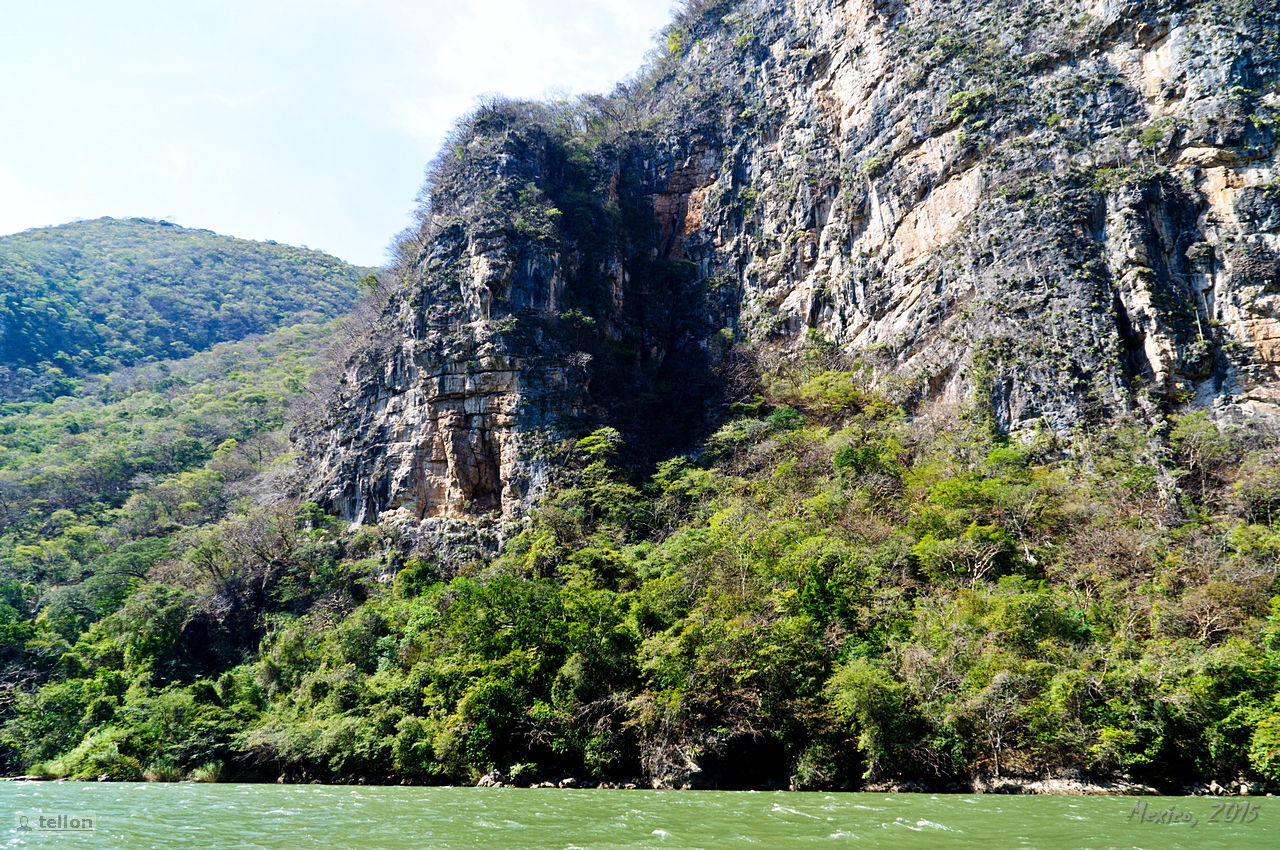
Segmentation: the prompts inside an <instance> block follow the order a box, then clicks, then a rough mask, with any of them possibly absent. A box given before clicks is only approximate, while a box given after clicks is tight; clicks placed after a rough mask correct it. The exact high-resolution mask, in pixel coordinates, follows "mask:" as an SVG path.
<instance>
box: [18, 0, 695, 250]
mask: <svg viewBox="0 0 1280 850" xmlns="http://www.w3.org/2000/svg"><path fill="white" fill-rule="evenodd" d="M671 5H672V0H452V2H449V0H14V2H11V3H7V4H6V8H5V11H4V25H3V27H0V104H3V108H4V113H5V116H4V121H3V132H0V233H12V232H15V231H18V230H23V229H26V228H28V227H38V226H42V225H47V224H60V223H62V222H65V221H71V220H73V219H76V218H96V217H98V216H103V215H112V216H120V217H125V216H145V217H149V218H165V219H168V220H170V221H174V222H176V223H178V224H182V225H185V226H188V227H205V228H209V229H212V230H217V231H220V232H223V233H229V234H232V235H235V236H245V237H249V238H255V239H275V240H276V241H279V242H287V243H293V244H298V245H309V246H310V247H312V248H319V249H321V250H325V251H329V252H332V253H335V254H337V255H338V256H340V257H342V258H344V259H347V260H350V261H353V262H357V263H366V264H380V263H382V262H383V261H384V260H385V258H386V249H387V246H388V245H389V244H390V242H391V239H392V237H393V236H394V235H395V234H396V233H397V232H398V231H399V230H401V229H402V228H403V227H405V226H406V225H407V224H408V222H409V214H410V212H411V210H412V207H413V198H414V196H415V195H416V194H417V191H418V188H419V186H420V184H421V182H422V176H423V169H424V168H425V166H426V164H427V162H428V161H429V160H430V159H431V158H432V157H433V156H434V154H435V152H436V149H437V148H438V146H439V143H440V140H441V137H442V136H443V134H444V133H445V132H447V130H448V129H449V127H450V125H451V124H452V123H453V120H454V119H455V118H456V117H458V116H459V115H460V114H462V113H464V112H466V111H468V110H469V109H470V108H471V107H472V106H473V105H474V103H475V101H476V98H477V97H478V96H479V95H482V94H486V93H493V92H500V93H503V94H508V95H512V96H518V97H541V96H545V95H547V94H549V93H553V92H565V93H570V92H572V93H579V92H586V91H601V90H608V89H610V88H612V86H613V84H614V83H615V82H616V81H618V80H620V79H622V78H624V77H626V76H628V75H629V74H631V73H632V72H633V71H634V70H635V69H637V68H638V67H639V65H640V64H641V62H642V61H643V58H644V55H645V53H646V52H647V51H648V50H649V48H650V47H651V45H652V39H653V34H654V32H655V31H656V30H657V29H659V28H660V27H661V26H662V25H663V24H665V23H666V21H667V19H668V17H669V14H670V11H671Z"/></svg>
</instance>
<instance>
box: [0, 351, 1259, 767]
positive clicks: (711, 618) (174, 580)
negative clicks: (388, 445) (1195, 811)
mask: <svg viewBox="0 0 1280 850" xmlns="http://www.w3.org/2000/svg"><path fill="white" fill-rule="evenodd" d="M750 356H753V355H752V354H751V353H750V352H745V351H744V352H738V354H737V355H735V357H750ZM270 363H271V361H270V360H269V359H268V360H263V361H260V362H259V366H258V367H256V374H258V375H259V376H261V377H266V376H269V375H270V374H272V372H273V371H274V368H273V367H269V364H270ZM760 365H761V366H763V367H765V368H763V369H762V370H761V371H763V372H764V373H765V374H768V375H771V376H772V377H770V378H768V379H767V380H764V381H763V382H761V383H759V384H756V385H754V386H742V387H739V390H740V392H739V396H740V397H741V399H742V400H741V401H740V402H738V403H737V405H736V407H735V411H736V412H735V414H734V415H733V416H731V417H730V419H729V421H728V422H726V424H725V425H724V426H723V427H722V428H720V429H719V430H718V431H717V432H716V433H715V434H714V435H713V436H712V437H711V438H710V439H709V440H708V441H707V442H706V443H705V445H703V446H701V447H700V448H699V450H698V451H697V452H696V453H695V454H692V455H688V456H681V457H676V458H672V459H670V460H669V461H667V462H664V463H662V464H660V465H659V466H658V467H657V469H656V471H652V472H651V473H650V474H638V472H637V471H636V470H632V471H628V470H627V469H626V467H625V465H624V464H622V463H621V462H620V461H621V459H622V458H623V457H625V456H626V454H627V446H626V436H625V435H622V434H620V433H618V432H617V431H614V430H612V429H603V430H600V431H597V432H595V433H593V434H591V435H589V436H588V437H586V438H584V439H582V440H580V441H577V442H576V444H575V443H571V444H569V445H566V446H565V447H564V451H565V457H566V458H567V459H568V466H567V468H566V470H565V472H564V474H563V476H562V477H561V478H560V481H559V484H558V485H557V487H556V488H555V489H554V490H553V491H552V492H551V493H549V494H548V495H547V497H546V499H545V501H544V504H543V506H542V507H541V508H540V509H539V510H538V512H537V513H536V514H535V516H534V518H533V520H532V522H531V523H530V524H529V525H528V527H527V528H526V530H524V531H523V532H522V533H521V534H520V535H519V536H518V537H516V538H515V539H514V540H512V541H511V542H510V543H509V544H508V545H507V546H506V548H505V552H504V553H503V554H502V555H501V556H500V557H498V558H496V559H493V558H490V557H488V556H486V555H485V554H484V552H483V550H475V551H474V554H473V556H472V559H471V560H469V561H468V560H466V559H465V558H464V559H463V560H462V561H461V562H458V561H456V560H455V561H454V562H453V563H446V562H444V561H442V560H440V558H438V557H436V555H437V554H442V553H433V552H431V551H417V552H414V551H413V546H412V540H411V539H407V538H406V537H405V534H406V531H405V529H403V528H400V527H396V526H395V525H394V524H389V525H381V526H378V525H374V526H366V527H364V528H361V529H360V530H359V531H358V532H354V533H353V532H351V531H349V530H348V529H346V528H344V527H343V526H341V525H340V524H338V523H336V522H335V521H334V520H333V518H332V517H328V516H325V515H324V514H323V513H322V512H320V511H318V510H316V508H315V506H314V505H307V504H301V505H299V504H298V503H297V502H289V501H280V502H274V503H262V502H254V501H253V499H252V497H251V495H250V494H251V493H253V492H255V491H261V490H263V489H266V490H268V491H269V490H270V488H271V487H272V486H278V482H276V483H275V484H274V485H273V484H272V483H271V482H269V481H266V482H264V481H262V480H261V479H260V480H259V483H258V484H256V485H251V484H248V482H249V481H250V480H251V479H250V477H249V476H251V474H252V473H253V472H254V470H255V469H261V468H262V462H261V458H263V457H264V456H266V457H269V456H270V455H271V453H272V451H274V450H275V449H276V448H277V446H276V444H275V443H273V442H272V440H274V439H275V438H272V437H269V436H263V435H262V434H261V433H259V434H258V436H256V437H254V436H252V435H253V434H254V433H255V432H257V431H258V426H257V425H256V424H254V423H253V422H249V421H243V420H242V419H241V418H240V417H242V416H243V415H244V406H243V405H240V404H236V403H234V402H231V406H232V408H233V409H235V408H238V409H240V410H239V412H236V413H232V414H231V415H229V416H228V412H227V410H226V408H225V407H222V406H219V405H217V404H214V405H213V407H209V406H208V405H209V404H212V402H208V401H207V402H205V406H204V407H200V406H198V404H197V403H196V402H195V399H196V398H198V397H201V396H204V395H205V394H206V392H207V388H206V389H205V390H201V391H200V392H198V393H197V392H195V391H196V390H197V389H199V388H200V387H201V385H200V384H194V385H193V386H192V387H191V388H190V389H186V390H182V391H180V392H179V393H178V394H176V395H175V394H173V393H172V392H169V391H164V390H160V389H158V388H153V389H151V390H149V391H148V392H147V393H144V394H142V395H139V396H137V397H136V400H135V401H134V402H132V403H130V404H128V405H126V406H124V407H119V406H116V407H107V408H102V409H101V412H100V418H101V419H102V420H103V422H104V425H103V426H102V427H105V428H108V431H107V433H110V429H111V428H115V427H116V426H115V424H114V423H115V421H116V420H117V419H119V418H122V414H124V413H125V412H128V413H130V415H141V416H144V417H145V416H147V415H149V414H148V413H147V410H148V409H151V408H153V407H155V406H159V405H172V406H173V407H174V408H175V409H176V410H181V409H183V406H184V405H185V406H186V409H188V410H190V411H191V413H190V414H188V416H193V417H194V418H193V419H192V422H193V424H197V423H198V425H197V427H194V428H193V429H192V430H191V433H190V435H189V437H188V439H190V440H192V441H196V442H199V440H200V437H199V436H198V435H200V434H203V433H205V432H207V431H208V428H209V424H210V423H219V427H221V429H222V430H220V431H219V432H218V433H217V434H216V435H212V438H211V440H210V442H209V443H208V444H207V445H205V444H200V445H199V446H193V451H195V452H197V454H198V455H199V458H207V460H205V461H203V462H201V461H200V460H199V459H197V461H196V462H194V463H192V464H191V465H190V468H189V470H188V471H183V472H172V471H170V472H168V474H167V475H158V476H157V478H156V481H155V483H154V484H151V485H149V486H148V487H147V488H146V489H140V490H137V491H136V492H135V493H134V494H133V495H131V496H129V497H128V498H127V499H126V500H125V501H124V502H123V503H121V501H120V497H119V495H117V496H114V497H113V496H111V495H109V494H105V493H104V494H102V495H99V496H97V497H96V498H97V500H98V501H100V502H102V503H103V505H102V506H101V508H100V509H99V510H97V511H91V512H89V514H88V515H79V514H76V513H75V511H74V510H73V509H72V508H69V507H58V510H57V511H56V512H55V513H53V514H49V515H47V518H46V519H44V520H43V524H41V525H39V526H37V525H34V524H30V531H28V532H25V533H24V534H23V535H22V537H23V539H24V540H26V541H28V542H26V543H24V544H23V545H20V546H17V547H11V548H10V549H9V550H8V551H7V553H6V554H5V556H4V564H5V570H6V573H7V575H8V576H9V577H10V578H9V581H8V583H7V584H6V585H5V593H6V601H5V604H6V607H5V608H4V609H3V610H4V612H5V613H4V616H5V618H6V619H5V626H4V628H5V629H6V637H7V642H6V644H5V645H6V647H7V648H6V650H5V652H6V656H5V659H4V661H5V663H6V665H7V666H6V684H5V698H4V700H3V703H2V704H3V705H4V715H5V724H4V726H3V733H2V736H3V747H4V759H5V764H6V769H7V770H9V771H11V772H17V771H36V772H41V773H45V774H48V775H52V776H65V777H79V778H97V777H104V776H105V777H109V778H113V779H140V778H152V779H177V778H182V777H195V778H198V779H213V778H219V777H221V778H245V779H274V778H276V777H278V776H284V777H287V778H289V779H292V780H315V779H319V780H329V781H339V782H346V781H404V780H409V781H415V782H459V781H462V782H466V781H475V780H476V778H477V777H479V776H481V775H482V774H486V773H489V772H491V771H497V772H498V773H499V774H501V778H504V779H505V780H507V781H514V782H520V783H530V782H536V781H540V780H545V779H548V778H549V779H552V780H555V779H558V778H559V777H563V776H565V775H573V776H577V777H579V778H580V779H586V778H590V779H592V780H594V781H613V782H627V781H635V782H645V783H649V782H653V783H656V784H662V785H674V786H681V785H693V786H710V787H760V786H770V785H773V786H778V785H781V786H784V787H786V786H792V787H797V788H819V787H857V786H859V785H860V784H863V783H867V782H885V781H897V782H902V781H914V782H920V783H924V784H926V785H928V786H932V787H947V786H948V785H951V786H953V787H965V784H966V783H967V782H969V781H970V780H971V779H973V778H974V777H987V778H988V780H987V781H994V782H996V783H997V784H998V783H999V782H1001V781H1005V780H1007V779H1009V778H1013V779H1018V780H1027V779H1034V778H1042V777H1046V776H1067V777H1074V778H1082V777H1084V778H1088V777H1096V778H1104V779H1105V778H1118V777H1122V776H1123V777H1127V778H1129V779H1131V780H1133V781H1135V782H1139V783H1148V784H1151V785H1155V786H1157V787H1163V788H1166V789H1170V790H1178V789H1181V788H1184V787H1185V783H1188V782H1195V781H1200V782H1204V781H1208V780H1210V779H1214V778H1219V779H1229V778H1234V777H1236V776H1238V775H1243V776H1246V777H1250V778H1251V780H1252V781H1259V780H1265V779H1271V780H1277V779H1280V755H1278V753H1280V703H1278V702H1277V692H1278V691H1277V684H1278V675H1280V607H1277V606H1276V604H1275V602H1274V601H1273V600H1274V597H1275V596H1276V586H1275V584H1276V574H1277V563H1278V559H1280V535H1278V534H1277V533H1276V530H1275V526H1274V525H1273V522H1274V520H1275V518H1276V515H1277V512H1278V511H1280V480H1277V476H1276V473H1275V465H1276V459H1277V454H1276V453H1277V449H1276V439H1275V435H1274V434H1272V433H1269V432H1267V431H1265V430H1259V429H1257V428H1251V427H1241V428H1228V429H1221V428H1218V427H1217V426H1215V425H1214V424H1213V423H1212V422H1211V421H1210V420H1209V419H1208V418H1207V417H1206V416H1205V415H1204V414H1197V413H1192V414H1187V415H1182V416H1176V417H1174V418H1173V419H1172V420H1171V421H1169V422H1168V423H1167V424H1166V425H1165V426H1163V427H1162V428H1160V429H1158V430H1156V431H1154V432H1153V431H1151V430H1149V429H1148V428H1147V427H1146V426H1144V425H1143V424H1141V423H1140V422H1137V421H1129V422H1124V421H1118V422H1115V423H1113V426H1112V427H1109V428H1107V429H1100V430H1097V431H1094V432H1091V433H1086V434H1080V435H1078V436H1077V437H1075V438H1073V439H1071V440H1063V439H1061V438H1059V437H1056V436H1054V435H1053V434H1052V433H1051V432H1047V431H1046V432H1043V433H1041V434H1039V435H1037V436H1036V437H1035V438H1034V439H1030V440H1017V441H1014V440H1010V439H1008V438H1007V437H1005V436H1002V435H1001V434H1000V433H999V432H998V431H996V430H995V429H994V428H993V421H992V419H991V417H990V414H989V412H988V411H986V410H984V408H983V407H982V406H981V405H977V404H969V405H964V406H961V407H954V406H946V405H936V404H934V405H921V404H920V403H919V402H918V401H917V400H915V398H916V394H915V390H916V387H915V386H914V385H912V384H911V383H909V382H908V383H904V382H902V381H901V380H899V379H895V378H893V377H892V376H889V375H886V374H884V373H882V372H880V371H878V370H877V369H876V368H875V366H874V364H872V363H869V362H856V361H850V360H848V359H847V358H845V357H843V356H841V355H839V354H837V353H834V352H832V351H831V349H830V347H829V346H825V345H823V344H822V343H821V342H820V341H817V340H815V341H814V343H813V345H812V346H811V347H810V349H809V350H808V351H807V353H806V354H805V356H804V357H802V358H801V359H799V360H792V361H785V362H782V361H772V362H765V363H761V364H760ZM264 366H268V367H269V368H266V369H263V368H262V367H264ZM249 371H250V370H242V380H243V379H244V377H243V376H244V375H245V374H247V373H248V372H249ZM270 382H271V381H270V380H268V381H267V383H270ZM218 395H219V396H225V394H223V393H218ZM241 401H243V399H241ZM41 416H42V419H41V422H42V424H41V426H40V427H41V428H43V429H45V431H44V433H45V434H46V435H47V434H48V433H51V432H53V431H54V430H55V429H56V430H57V431H58V432H60V433H61V434H63V435H64V436H62V437H61V440H62V442H63V443H64V445H65V444H67V443H74V441H75V437H74V436H73V435H71V434H70V432H71V431H72V430H74V429H75V428H77V427H80V426H78V425H75V424H73V423H75V422H77V421H83V420H84V415H83V414H81V413H76V412H74V411H73V410H66V411H59V410H58V409H57V408H54V409H50V410H48V411H45V412H44V413H42V415H41ZM272 416H273V414H268V415H267V419H269V420H272V421H278V420H274V419H272ZM106 423H110V425H107V424H106ZM144 430H145V429H144ZM222 438H226V440H227V441H226V442H223V443H222V444H220V445H219V447H217V448H216V449H214V450H213V452H212V455H211V456H210V453H209V448H208V446H211V445H212V442H215V441H216V440H217V439H222ZM233 440H235V441H236V442H231V441H233ZM240 440H242V442H241V441H240ZM264 446H265V447H266V448H265V450H264ZM66 451H67V449H63V450H62V452H63V453H64V454H65V453H66ZM246 488H248V489H246ZM50 495H51V496H52V497H53V498H57V496H56V491H51V493H50ZM108 504H118V505H120V507H116V508H110V507H106V505H108ZM53 507H55V505H53V504H50V505H47V506H45V507H44V510H48V509H50V508H53ZM228 507H231V508H232V510H231V511H230V513H226V514H225V515H226V517H227V518H226V519H223V520H221V521H219V522H217V523H215V524H209V523H210V521H211V520H214V519H216V518H218V517H219V516H223V515H224V512H226V511H227V508H228ZM482 527H483V526H482ZM489 529H490V531H496V530H497V527H496V526H489ZM41 535H43V536H44V537H43V539H37V538H39V537H41ZM462 551H465V549H464V550H462ZM453 554H454V555H455V557H456V555H457V554H458V550H457V549H456V547H455V551H454V553H453Z"/></svg>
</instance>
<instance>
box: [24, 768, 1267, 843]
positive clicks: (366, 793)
mask: <svg viewBox="0 0 1280 850" xmlns="http://www.w3.org/2000/svg"><path fill="white" fill-rule="evenodd" d="M1144 804H1145V807H1146V808H1145V809H1143V808H1142V806H1143V805H1144ZM1143 815H1145V816H1146V819H1145V820H1144V819H1143ZM0 817H2V818H3V821H2V822H0V835H2V836H3V843H2V844H0V846H3V847H56V848H79V847H87V848H98V847H110V848H129V850H132V849H133V848H147V847H211V848H214V847H216V848H255V847H270V848H277V847H278V848H290V849H291V850H293V848H299V850H300V848H308V847H326V848H327V847H336V848H347V847H352V848H356V847H358V848H366V847H367V848H429V847H482V848H503V847H520V848H524V847H529V848H535V847H537V848H541V847H547V848H569V847H583V848H608V847H662V848H672V847H747V846H755V847H765V848H787V847H858V848H864V847H871V848H877V847H884V848H894V850H911V849H912V848H921V850H943V849H944V848H953V847H956V848H958V847H966V848H967V847H976V848H981V850H998V848H1005V847H1043V848H1125V850H1129V848H1152V850H1164V848H1195V850H1214V848H1233V850H1237V848H1267V850H1280V801H1277V800H1273V799H1271V798H1253V799H1211V798H1203V797H1200V798H1186V797H1178V798H1171V797H1147V798H1125V797H1005V796H991V795H988V796H941V795H939V796H932V795H927V794H900V795H887V794H794V793H784V792H777V793H773V792H760V793H753V792H746V793H742V792H728V791H706V792H704V791H667V792H660V791H586V790H583V791H579V790H521V789H477V788H381V787H351V786H343V787H331V786H321V785H295V786H290V785H190V784H186V785H145V784H112V783H101V784H98V783H90V784H77V783H48V782H6V783H0ZM42 817H43V822H42V821H41V818H42ZM90 821H91V823H92V827H93V829H92V831H88V830H81V831H76V830H74V829H71V828H70V827H76V826H81V827H84V826H89V825H90V823H89V822H90Z"/></svg>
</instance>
